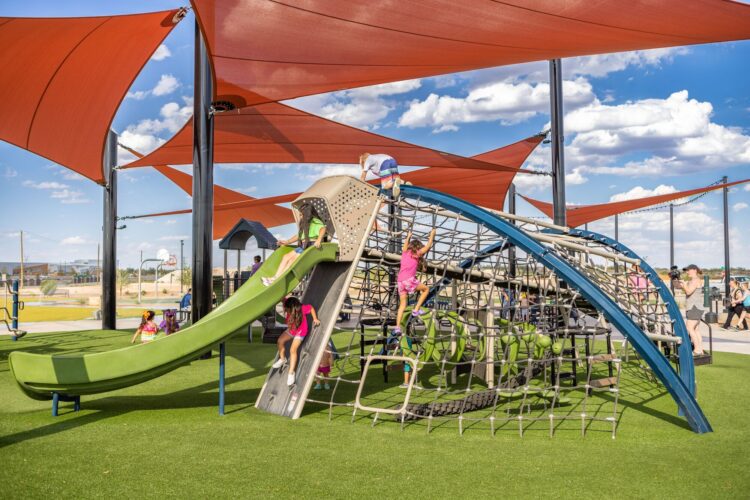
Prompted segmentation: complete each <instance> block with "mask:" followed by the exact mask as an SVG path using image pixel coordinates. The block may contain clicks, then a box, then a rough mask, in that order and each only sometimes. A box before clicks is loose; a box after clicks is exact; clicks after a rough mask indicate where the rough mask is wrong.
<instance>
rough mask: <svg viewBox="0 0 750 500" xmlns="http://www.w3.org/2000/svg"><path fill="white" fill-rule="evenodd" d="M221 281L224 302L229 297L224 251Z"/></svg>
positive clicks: (225, 252)
mask: <svg viewBox="0 0 750 500" xmlns="http://www.w3.org/2000/svg"><path fill="white" fill-rule="evenodd" d="M221 280H222V282H223V283H224V287H223V290H224V297H223V298H224V300H226V298H227V297H229V273H228V272H227V250H226V249H224V274H223V275H222V276H221Z"/></svg>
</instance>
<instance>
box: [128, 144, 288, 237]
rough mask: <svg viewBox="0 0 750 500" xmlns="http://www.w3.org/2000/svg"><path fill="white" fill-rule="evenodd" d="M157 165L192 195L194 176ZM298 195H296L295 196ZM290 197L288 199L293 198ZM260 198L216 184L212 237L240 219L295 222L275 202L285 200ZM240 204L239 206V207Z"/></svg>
mask: <svg viewBox="0 0 750 500" xmlns="http://www.w3.org/2000/svg"><path fill="white" fill-rule="evenodd" d="M120 147H122V148H124V149H126V150H128V151H129V152H131V153H133V154H134V155H135V156H137V157H143V155H142V154H141V153H139V152H138V151H136V150H134V149H132V148H129V147H127V146H125V145H123V144H120ZM154 168H155V169H156V170H157V171H158V172H159V173H160V174H162V175H163V176H164V177H166V178H167V179H169V180H170V181H172V182H174V183H175V184H176V185H177V186H178V187H179V188H180V189H182V190H183V191H184V192H186V193H187V194H188V195H189V196H192V195H193V177H192V176H191V175H189V174H186V173H185V172H182V171H180V170H177V169H176V168H173V167H170V166H168V165H155V166H154ZM295 197H296V196H295ZM293 199H294V198H291V199H290V200H285V201H291V200H293ZM266 200H269V198H267V199H264V200H258V199H256V198H253V197H252V196H248V195H246V194H243V193H239V192H237V191H233V190H231V189H228V188H225V187H223V186H220V185H218V184H214V225H213V239H215V240H216V239H221V238H223V237H224V236H225V235H226V234H227V233H228V232H229V230H230V229H232V228H233V227H234V225H235V224H236V223H237V221H239V220H240V219H243V218H245V219H248V220H254V221H258V222H260V223H261V224H263V225H264V226H266V227H274V226H283V225H284V224H289V223H291V222H294V215H293V214H292V211H291V210H290V209H288V208H284V207H279V206H277V205H275V203H283V202H278V201H266ZM251 201H256V202H258V201H260V202H261V203H257V204H256V205H252V206H249V207H248V206H244V205H241V203H242V202H251ZM238 205H240V206H238ZM220 206H221V207H225V208H224V209H222V210H218V209H217V207H220ZM191 211H192V210H175V211H171V212H161V213H158V214H149V215H146V216H139V217H137V218H140V217H158V216H166V215H178V214H187V213H190V212H191Z"/></svg>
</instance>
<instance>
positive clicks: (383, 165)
mask: <svg viewBox="0 0 750 500" xmlns="http://www.w3.org/2000/svg"><path fill="white" fill-rule="evenodd" d="M359 165H360V166H361V167H362V174H361V175H360V176H359V179H360V180H361V181H363V182H364V180H365V179H367V173H368V172H372V173H373V174H375V175H376V176H378V177H380V187H382V188H383V189H392V190H393V197H394V198H398V195H399V194H401V184H402V182H401V176H400V175H399V173H398V163H396V160H395V159H394V158H393V157H392V156H388V155H385V154H376V155H372V154H370V153H363V154H362V155H361V156H360V157H359Z"/></svg>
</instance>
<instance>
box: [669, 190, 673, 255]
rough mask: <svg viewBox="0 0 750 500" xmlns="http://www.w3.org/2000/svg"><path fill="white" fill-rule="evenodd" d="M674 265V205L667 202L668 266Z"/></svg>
mask: <svg viewBox="0 0 750 500" xmlns="http://www.w3.org/2000/svg"><path fill="white" fill-rule="evenodd" d="M672 266H674V205H673V204H671V203H670V204H669V267H670V268H671V267H672Z"/></svg>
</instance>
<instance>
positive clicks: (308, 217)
mask: <svg viewBox="0 0 750 500" xmlns="http://www.w3.org/2000/svg"><path fill="white" fill-rule="evenodd" d="M299 211H300V213H301V217H300V223H299V229H298V231H297V234H296V235H294V236H292V237H291V238H289V239H288V240H279V242H278V243H279V246H282V245H292V244H294V243H297V248H295V249H294V252H290V253H288V254H286V255H284V257H283V258H282V259H281V263H280V264H279V268H278V269H277V270H276V274H274V275H273V276H272V277H270V278H267V277H263V278H261V281H262V282H263V285H265V286H269V285H270V284H271V283H273V282H274V281H276V279H277V278H278V277H279V276H281V275H282V274H284V273H285V272H286V271H287V270H288V269H289V268H290V267H291V266H292V263H293V262H294V261H295V260H297V258H298V257H299V256H300V255H302V252H304V251H305V249H307V248H309V247H310V246H311V245H313V246H315V248H320V247H321V245H322V244H323V240H324V239H325V237H326V233H327V230H326V229H327V228H326V224H325V223H324V222H323V221H322V220H321V219H320V217H318V215H317V213H316V212H315V209H314V208H313V206H312V204H311V203H307V202H305V203H302V205H300V207H299ZM310 240H313V241H314V243H312V244H311V243H310Z"/></svg>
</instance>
